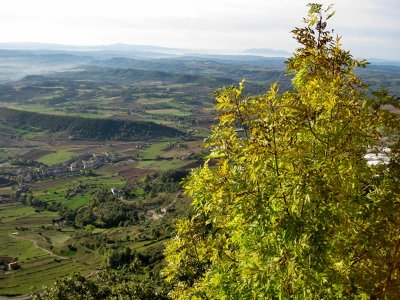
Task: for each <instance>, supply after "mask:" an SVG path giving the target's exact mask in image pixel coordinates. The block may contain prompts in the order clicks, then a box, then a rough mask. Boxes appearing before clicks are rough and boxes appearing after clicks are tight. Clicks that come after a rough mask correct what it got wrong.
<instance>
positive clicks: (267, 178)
mask: <svg viewBox="0 0 400 300" xmlns="http://www.w3.org/2000/svg"><path fill="white" fill-rule="evenodd" d="M332 16H333V13H332V9H331V7H328V8H327V9H324V8H323V7H322V5H320V4H310V5H309V12H308V15H307V17H306V18H305V19H304V21H305V27H303V28H295V29H294V30H293V34H294V38H295V39H296V40H297V41H298V42H299V43H300V45H301V46H300V48H298V49H297V50H296V51H295V53H294V55H293V57H292V58H290V59H289V60H288V61H287V70H288V71H289V72H290V74H291V75H292V84H293V90H292V91H288V92H285V93H279V88H278V84H277V83H275V84H273V85H272V86H271V88H270V89H269V91H268V92H267V93H265V94H262V95H256V96H252V95H246V94H245V92H244V84H243V82H242V83H241V84H240V85H239V86H238V87H236V86H229V87H224V88H222V89H221V90H219V91H218V92H217V93H216V100H217V105H216V108H217V110H218V111H219V115H218V119H219V124H218V125H216V126H215V127H214V128H213V133H212V135H211V136H210V137H209V139H208V146H209V147H210V148H211V149H212V151H211V154H210V155H209V156H208V159H214V160H217V162H218V163H217V166H216V167H215V168H212V167H209V166H208V161H207V162H206V163H205V165H204V166H203V167H202V168H200V169H197V170H195V171H193V172H192V173H191V174H190V176H189V177H188V179H187V181H186V183H185V190H186V192H187V193H188V194H189V195H190V196H191V197H192V199H193V202H192V207H193V211H194V212H193V215H192V216H191V217H190V218H189V219H184V220H181V221H180V222H178V224H177V235H176V237H175V238H173V239H172V240H171V241H170V242H169V244H168V245H167V248H166V252H165V254H166V262H167V266H166V267H165V269H164V271H163V272H164V275H165V276H166V279H167V280H168V281H169V282H171V283H172V284H173V285H174V290H173V292H172V294H171V296H172V297H173V298H175V299H275V298H276V299H278V298H279V299H340V298H346V299H347V298H361V299H368V298H369V299H377V298H385V297H386V298H392V299H398V297H399V296H400V273H399V272H400V253H399V251H400V226H399V225H400V205H399V203H400V202H399V201H400V184H399V181H400V176H399V175H400V154H399V148H400V147H399V145H400V143H399V139H398V135H397V136H396V135H394V134H395V133H396V130H398V129H399V126H398V124H399V122H398V121H399V118H398V116H395V115H392V114H391V113H390V112H388V111H386V110H384V109H382V108H381V107H382V105H383V104H387V103H392V102H393V103H394V99H393V98H392V97H390V96H388V95H387V93H385V92H384V91H380V92H376V93H369V92H368V89H367V87H366V86H365V85H364V84H363V83H362V82H361V80H360V79H359V78H358V77H357V76H356V75H355V73H354V71H355V69H356V68H358V67H365V66H366V62H365V61H360V60H355V59H353V57H352V55H351V54H350V52H348V51H344V50H343V49H341V44H340V38H339V37H336V38H334V37H332V35H331V32H330V31H328V30H327V22H326V21H327V20H328V19H330V18H331V17H332ZM383 135H384V136H386V137H388V136H390V137H391V138H392V139H395V141H394V142H393V144H392V145H391V152H390V154H389V156H390V163H389V164H380V165H376V166H371V165H369V164H367V162H366V160H365V159H364V156H365V154H366V153H367V152H368V151H373V150H372V149H375V150H376V151H379V149H380V147H382V146H383V142H384V139H383V138H382V137H383Z"/></svg>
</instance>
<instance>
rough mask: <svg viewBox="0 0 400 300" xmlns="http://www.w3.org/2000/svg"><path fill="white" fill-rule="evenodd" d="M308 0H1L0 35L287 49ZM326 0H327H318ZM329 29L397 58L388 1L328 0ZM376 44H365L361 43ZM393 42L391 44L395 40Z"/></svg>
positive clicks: (395, 21) (357, 47)
mask: <svg viewBox="0 0 400 300" xmlns="http://www.w3.org/2000/svg"><path fill="white" fill-rule="evenodd" d="M308 2H309V1H308V0H280V1H270V0H252V1H244V0H202V1H198V0H168V1H165V0H146V1H132V0H113V1H109V0H107V1H105V0H97V1H94V0H84V1H82V0H79V1H78V0H69V1H67V0H57V1H54V0H35V1H31V0H4V1H2V10H1V11H0V24H1V27H2V30H1V31H0V42H9V41H32V42H33V41H38V42H56V43H64V44H85V45H88V44H107V43H117V42H124V43H136V44H138V43H141V44H157V45H163V46H170V47H186V48H211V49H217V48H219V49H221V48H225V49H228V50H229V49H234V50H237V49H247V48H275V49H283V50H289V51H291V50H293V49H294V48H295V47H296V45H295V43H294V42H293V41H292V40H291V34H290V31H291V29H292V28H293V27H294V26H301V20H302V17H303V16H304V15H305V14H306V11H307V7H306V4H307V3H308ZM321 2H322V3H325V4H330V3H331V2H332V1H331V0H322V1H321ZM335 9H336V11H337V13H336V16H335V18H333V19H332V26H333V27H334V28H335V32H338V33H339V34H340V35H342V36H344V41H345V44H346V45H351V48H352V49H351V50H354V51H356V52H357V51H358V52H360V53H365V52H367V50H368V49H369V50H368V51H369V52H368V53H367V54H368V55H367V56H368V57H371V56H375V57H382V58H397V59H400V57H399V54H398V53H397V51H396V50H395V49H394V48H393V47H392V46H391V45H389V44H388V43H393V41H396V40H397V39H399V37H400V21H399V18H398V16H397V14H398V13H397V12H398V3H397V1H395V0H381V1H372V0H352V1H348V0H336V1H335ZM366 41H368V42H369V43H379V47H375V45H371V46H370V47H366V45H365V42H366ZM395 44H396V45H398V43H395ZM361 50H362V51H361Z"/></svg>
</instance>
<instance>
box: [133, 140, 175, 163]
mask: <svg viewBox="0 0 400 300" xmlns="http://www.w3.org/2000/svg"><path fill="white" fill-rule="evenodd" d="M174 142H175V141H162V142H157V143H153V144H152V145H151V146H150V147H149V148H147V149H144V150H141V151H140V153H139V155H140V157H141V158H144V159H156V157H157V155H162V150H164V149H166V148H167V147H168V143H171V144H172V143H174Z"/></svg>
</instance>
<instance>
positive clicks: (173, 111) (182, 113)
mask: <svg viewBox="0 0 400 300" xmlns="http://www.w3.org/2000/svg"><path fill="white" fill-rule="evenodd" d="M146 112H147V113H148V114H151V115H172V116H178V117H186V116H190V115H191V113H190V112H186V111H182V110H179V109H175V108H170V109H151V110H146Z"/></svg>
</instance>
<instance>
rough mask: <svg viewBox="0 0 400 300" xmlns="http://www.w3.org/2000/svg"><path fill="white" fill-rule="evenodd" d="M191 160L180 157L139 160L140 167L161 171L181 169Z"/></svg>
mask: <svg viewBox="0 0 400 300" xmlns="http://www.w3.org/2000/svg"><path fill="white" fill-rule="evenodd" d="M190 162H191V161H190V160H180V159H171V160H146V161H144V160H143V161H140V162H139V166H138V167H139V168H143V169H153V170H159V171H168V170H173V169H179V168H182V167H183V166H185V165H187V164H188V163H190Z"/></svg>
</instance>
